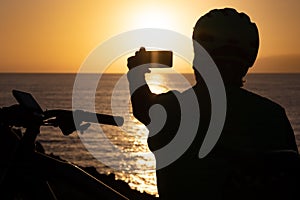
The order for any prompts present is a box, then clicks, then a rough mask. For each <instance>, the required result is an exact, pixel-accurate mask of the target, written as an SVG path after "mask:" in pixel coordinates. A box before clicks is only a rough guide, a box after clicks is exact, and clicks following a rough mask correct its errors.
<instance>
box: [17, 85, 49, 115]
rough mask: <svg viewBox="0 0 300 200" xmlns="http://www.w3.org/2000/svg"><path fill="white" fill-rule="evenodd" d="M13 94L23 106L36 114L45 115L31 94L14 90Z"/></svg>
mask: <svg viewBox="0 0 300 200" xmlns="http://www.w3.org/2000/svg"><path fill="white" fill-rule="evenodd" d="M12 94H13V96H14V97H15V99H16V100H17V102H18V103H19V104H20V105H21V106H24V107H25V108H27V109H29V110H31V111H32V112H34V113H36V114H43V112H44V111H43V109H42V108H41V107H40V105H39V104H38V102H37V101H36V100H35V98H34V97H33V96H32V95H31V94H30V93H28V92H24V91H20V90H12Z"/></svg>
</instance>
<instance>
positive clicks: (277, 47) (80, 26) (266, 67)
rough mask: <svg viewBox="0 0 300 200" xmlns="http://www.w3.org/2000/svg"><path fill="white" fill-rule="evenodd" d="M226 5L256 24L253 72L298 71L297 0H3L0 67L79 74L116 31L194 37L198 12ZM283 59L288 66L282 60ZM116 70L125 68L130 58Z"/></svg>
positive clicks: (4, 69) (298, 32)
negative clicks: (163, 32)
mask: <svg viewBox="0 0 300 200" xmlns="http://www.w3.org/2000/svg"><path fill="white" fill-rule="evenodd" d="M223 7H234V8H236V9H237V10H238V11H240V12H246V13H247V14H248V15H249V16H250V17H251V19H252V21H254V22H255V23H257V25H258V28H259V31H260V49H259V56H258V60H259V61H258V62H257V63H255V67H254V68H252V69H251V72H300V67H299V66H300V56H299V55H300V49H299V46H300V40H299V39H298V37H299V35H300V27H299V26H298V24H299V19H300V12H299V11H298V9H299V7H300V3H299V1H298V0H286V1H278V2H276V4H274V1H271V0H264V1H259V0H253V1H238V0H230V1H222V0H214V1H209V0H200V1H183V0H179V1H171V0H166V1H158V0H153V1H140V0H131V1H130V2H129V1H121V0H110V1H108V0H105V1H97V0H92V1H89V3H86V2H84V1H75V2H74V1H71V0H66V1H8V0H4V1H1V6H0V17H1V21H0V22H1V32H0V43H1V50H0V72H72V73H75V72H77V71H78V69H79V67H80V65H81V64H82V62H83V61H84V59H85V58H86V57H87V56H88V55H89V53H90V52H91V51H92V50H93V49H94V48H95V47H97V46H98V45H100V44H102V43H103V42H104V41H106V40H108V39H109V38H111V37H113V36H115V35H118V34H121V33H123V32H125V31H129V30H134V29H139V28H164V29H168V30H172V31H176V32H179V33H181V34H184V35H186V36H187V37H191V34H192V31H193V27H194V24H195V23H196V21H197V20H198V18H199V17H200V16H202V15H203V14H205V13H206V12H208V11H209V10H211V9H213V8H223ZM137 48H138V47H137ZM275 57H276V59H277V60H276V59H275V60H274V59H273V58H275ZM279 58H280V63H283V64H285V63H287V62H288V66H282V64H281V65H279V64H278V59H279ZM291 58H292V59H291ZM125 61H126V59H125ZM177 65H179V64H178V63H177V62H175V63H174V66H175V67H176V66H177ZM273 66H274V68H273ZM115 71H117V72H120V73H124V72H126V71H127V69H126V63H124V62H123V63H122V64H121V66H119V69H118V70H115Z"/></svg>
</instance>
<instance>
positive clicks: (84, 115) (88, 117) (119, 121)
mask: <svg viewBox="0 0 300 200" xmlns="http://www.w3.org/2000/svg"><path fill="white" fill-rule="evenodd" d="M75 112H76V111H75ZM78 114H80V115H81V116H80V119H81V120H82V121H85V122H92V123H99V124H107V125H113V126H122V125H123V123H124V118H123V117H121V116H113V115H107V114H99V113H92V112H87V111H84V112H79V113H78ZM95 115H96V117H95Z"/></svg>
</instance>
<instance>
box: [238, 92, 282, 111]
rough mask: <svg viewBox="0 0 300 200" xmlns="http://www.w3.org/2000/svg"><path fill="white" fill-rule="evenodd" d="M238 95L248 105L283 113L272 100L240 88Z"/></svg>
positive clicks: (280, 107) (278, 105)
mask: <svg viewBox="0 0 300 200" xmlns="http://www.w3.org/2000/svg"><path fill="white" fill-rule="evenodd" d="M239 93H240V94H239V95H240V96H241V97H240V98H242V99H243V100H244V101H245V102H246V103H249V106H250V105H255V106H258V107H261V108H264V109H271V110H273V111H278V112H284V108H283V107H282V106H281V105H280V104H279V103H277V102H275V101H274V100H272V99H270V98H268V97H265V96H262V95H260V94H257V93H254V92H251V91H249V90H246V89H243V88H241V89H240V91H239Z"/></svg>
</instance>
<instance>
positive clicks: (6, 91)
mask: <svg viewBox="0 0 300 200" xmlns="http://www.w3.org/2000/svg"><path fill="white" fill-rule="evenodd" d="M184 77H185V78H186V79H182V77H181V76H179V77H175V78H174V76H173V75H168V74H158V73H154V74H152V75H148V77H147V80H148V83H149V84H150V85H151V90H152V91H153V92H156V93H159V92H165V91H167V90H169V89H177V90H180V91H182V90H185V89H186V88H188V87H189V86H190V83H191V84H193V83H194V76H193V75H191V74H189V75H185V76H184ZM75 78H76V75H75V74H0V88H1V90H0V106H1V107H3V106H9V105H12V104H15V103H16V101H15V99H14V98H13V96H12V94H11V90H12V89H18V90H24V91H27V92H30V93H32V94H33V95H34V97H35V98H36V99H37V101H38V102H39V103H40V105H41V107H42V108H43V109H48V110H51V109H72V97H74V96H73V95H72V94H73V86H74V81H75ZM97 78H99V77H98V75H85V76H84V77H83V79H81V84H79V85H77V87H76V88H77V89H78V90H79V91H80V92H82V93H81V94H83V95H81V96H80V97H77V99H76V97H74V98H73V100H74V99H76V102H77V103H78V105H81V106H82V108H83V109H85V108H87V109H88V108H89V106H90V105H92V106H93V105H94V107H95V111H96V112H98V113H104V114H115V115H121V116H124V118H125V124H124V125H123V126H121V127H115V126H110V125H101V126H100V128H101V131H102V134H101V133H98V132H99V125H96V124H92V125H91V126H90V127H89V129H88V130H87V131H85V132H84V133H83V134H81V133H76V132H75V133H73V134H72V135H69V136H63V134H62V133H61V132H60V130H59V129H58V128H54V127H42V129H41V134H40V135H39V136H38V140H39V141H40V142H41V143H42V144H43V146H44V147H45V150H46V152H47V153H54V154H55V155H59V156H61V157H62V158H64V159H67V160H69V161H71V162H73V163H75V164H77V165H80V166H94V167H96V169H97V170H98V172H100V173H104V174H109V173H115V174H116V176H117V178H118V179H121V180H124V181H126V182H127V183H128V184H129V185H130V187H132V188H133V189H136V190H139V191H142V192H147V193H150V194H157V189H156V184H155V183H156V179H155V160H154V157H153V155H152V153H151V152H150V151H149V149H148V147H147V144H146V140H147V134H148V132H147V129H146V128H145V127H144V126H143V125H142V124H141V123H140V122H138V121H137V120H136V119H135V118H134V117H133V116H132V110H131V106H130V101H129V93H128V85H127V82H126V77H125V76H124V75H119V74H105V75H102V76H101V78H100V81H99V82H96V86H94V87H95V91H91V92H90V91H88V90H89V89H90V88H92V87H93V84H95V81H97ZM77 80H78V79H77ZM77 83H78V82H77ZM244 87H245V88H246V89H249V90H251V91H253V92H255V93H258V94H260V95H262V96H265V97H268V98H270V99H272V100H273V101H275V102H277V103H279V104H280V105H282V106H283V107H284V108H285V110H286V113H287V115H288V118H289V120H290V122H291V124H292V127H293V129H294V132H295V136H296V140H297V145H298V148H299V149H300V74H249V75H247V77H246V83H245V86H244ZM89 95H91V96H92V97H94V98H95V99H94V100H93V99H92V98H90V96H89ZM86 105H88V106H87V107H86ZM103 133H104V134H103ZM100 135H102V137H100ZM103 135H104V136H103ZM271 139H272V138H270V140H271ZM111 146H113V147H116V148H115V149H113V148H111Z"/></svg>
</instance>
